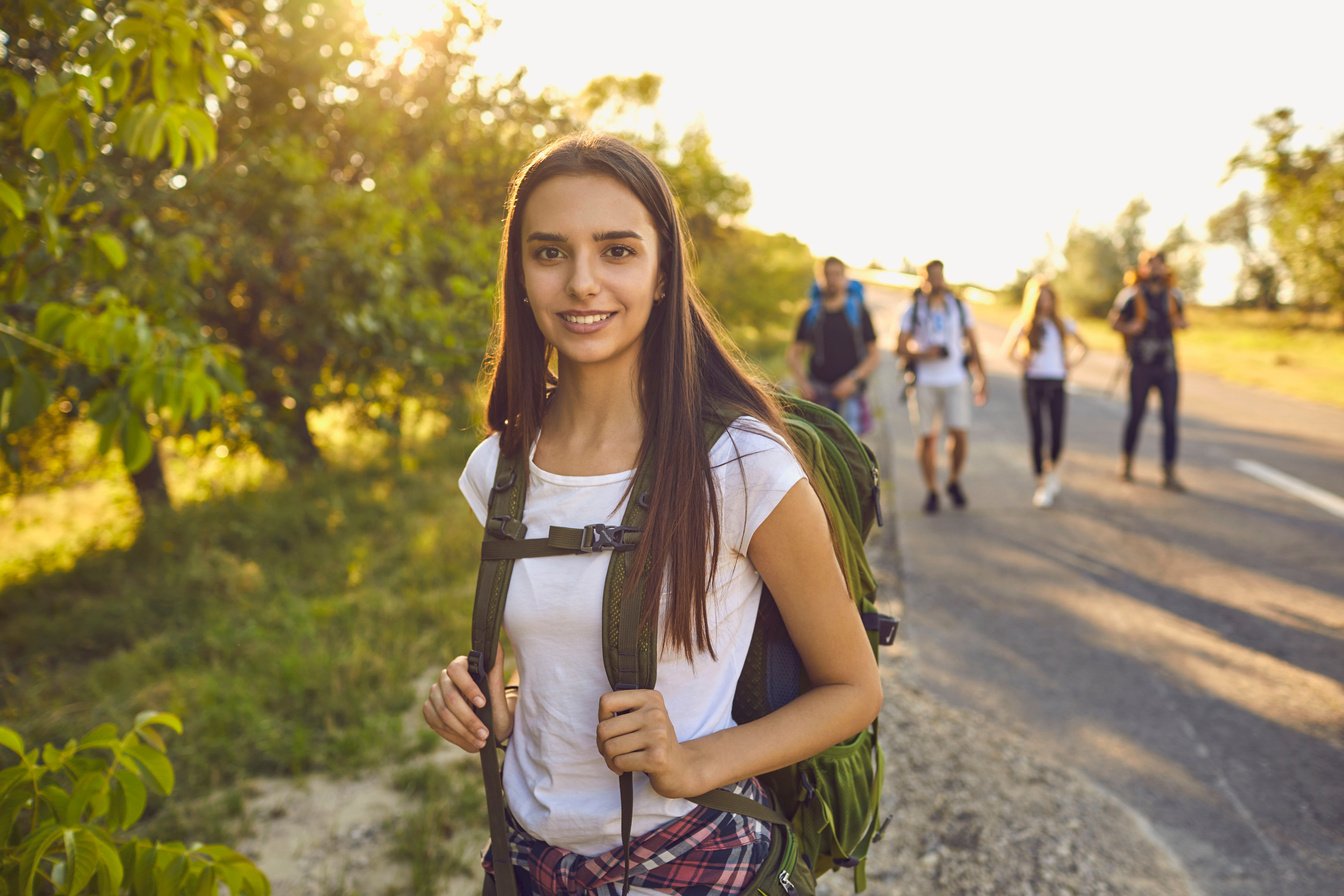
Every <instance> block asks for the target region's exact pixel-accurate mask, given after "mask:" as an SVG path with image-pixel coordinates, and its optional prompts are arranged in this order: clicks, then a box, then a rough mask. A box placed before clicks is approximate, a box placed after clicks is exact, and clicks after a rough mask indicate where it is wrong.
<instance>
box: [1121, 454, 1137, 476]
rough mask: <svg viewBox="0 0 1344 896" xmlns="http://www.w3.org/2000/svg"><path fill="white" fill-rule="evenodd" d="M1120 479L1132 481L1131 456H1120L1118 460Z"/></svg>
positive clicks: (1132, 461) (1132, 464)
mask: <svg viewBox="0 0 1344 896" xmlns="http://www.w3.org/2000/svg"><path fill="white" fill-rule="evenodd" d="M1120 481H1121V482H1133V481H1134V460H1133V459H1132V458H1128V457H1126V458H1122V459H1121V461H1120Z"/></svg>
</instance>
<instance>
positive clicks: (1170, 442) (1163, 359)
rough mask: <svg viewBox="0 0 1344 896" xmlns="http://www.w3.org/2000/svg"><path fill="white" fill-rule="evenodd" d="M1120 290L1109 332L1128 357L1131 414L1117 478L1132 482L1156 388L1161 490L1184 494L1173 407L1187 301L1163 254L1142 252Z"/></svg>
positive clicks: (1176, 394) (1178, 377)
mask: <svg viewBox="0 0 1344 896" xmlns="http://www.w3.org/2000/svg"><path fill="white" fill-rule="evenodd" d="M1125 280H1126V283H1127V284H1128V285H1127V286H1125V288H1124V289H1122V290H1121V291H1120V294H1119V295H1117V296H1116V297H1115V305H1114V306H1113V307H1112V308H1111V313H1110V317H1109V320H1110V324H1111V329H1113V330H1115V331H1116V332H1118V333H1120V334H1121V335H1123V336H1124V337H1125V350H1126V352H1127V353H1128V355H1129V363H1130V367H1129V415H1128V416H1127V417H1126V418H1125V428H1124V433H1123V436H1122V438H1121V443H1120V478H1121V480H1123V481H1124V482H1133V481H1134V449H1135V447H1136V446H1137V445H1138V442H1139V427H1140V426H1141V425H1142V424H1143V417H1144V413H1145V412H1146V411H1147V405H1148V393H1149V392H1151V391H1152V390H1153V389H1156V390H1157V392H1158V396H1159V397H1160V398H1161V402H1162V487H1163V488H1165V489H1167V490H1168V491H1173V492H1184V491H1185V485H1184V484H1183V483H1182V482H1181V480H1180V479H1178V478H1177V476H1176V402H1177V397H1178V394H1179V392H1180V373H1179V371H1178V370H1177V367H1176V340H1175V338H1174V334H1175V331H1176V330H1184V329H1185V328H1186V327H1187V326H1189V323H1188V322H1187V320H1186V317H1185V297H1184V296H1183V295H1181V291H1180V290H1179V289H1177V288H1176V285H1175V282H1174V279H1173V277H1172V275H1171V269H1170V268H1168V267H1167V257H1166V254H1165V253H1163V252H1160V251H1156V250H1146V251H1144V252H1141V253H1140V254H1139V263H1138V266H1137V267H1136V268H1135V270H1133V271H1130V272H1128V273H1127V274H1126V276H1125Z"/></svg>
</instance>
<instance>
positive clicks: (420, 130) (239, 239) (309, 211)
mask: <svg viewBox="0 0 1344 896" xmlns="http://www.w3.org/2000/svg"><path fill="white" fill-rule="evenodd" d="M26 2H27V4H28V9H27V12H28V14H27V15H26V16H25V17H23V18H22V19H21V21H17V22H16V23H15V24H13V25H12V26H11V25H9V24H7V25H6V31H5V34H6V35H8V37H9V38H10V46H11V49H12V51H13V54H12V58H11V59H10V60H9V61H10V63H11V64H10V65H9V66H8V68H7V69H6V72H5V75H4V80H3V81H0V88H2V89H3V90H5V91H6V93H3V94H0V127H2V128H3V130H2V131H0V136H2V137H3V138H4V139H3V142H2V143H0V149H2V150H3V153H4V155H3V157H0V165H3V172H4V175H5V181H4V183H5V184H6V187H5V188H4V189H0V220H4V222H5V225H6V229H5V230H4V231H3V234H2V237H3V239H4V240H6V241H7V242H6V243H5V246H6V248H14V249H15V250H16V254H14V255H13V256H7V257H6V260H5V261H4V262H3V267H2V268H0V288H2V289H3V290H4V293H5V295H6V296H7V297H8V303H7V304H6V305H5V316H4V318H3V320H0V332H3V333H4V334H5V335H4V336H3V337H0V338H3V340H4V342H3V347H4V349H5V354H4V356H3V358H0V388H3V390H4V391H3V401H2V402H0V434H4V435H5V436H6V447H7V450H8V459H9V461H10V463H11V465H15V466H22V465H23V463H24V460H25V459H24V458H23V457H22V456H20V455H19V449H20V448H21V447H24V448H30V449H31V447H32V445H33V442H34V440H33V439H32V438H31V437H29V433H30V432H31V431H32V429H33V426H34V423H35V421H37V420H38V419H39V418H41V419H43V420H49V418H50V416H51V414H50V408H52V407H53V406H57V407H60V408H61V409H62V412H63V413H65V414H66V415H67V416H68V417H72V418H74V417H85V418H88V419H92V420H94V421H95V422H97V423H98V425H99V426H100V427H102V433H103V440H102V447H103V448H104V449H109V448H111V447H112V446H114V445H116V446H119V447H120V449H121V455H122V457H123V459H124V460H125V462H126V465H127V467H128V468H129V469H131V470H135V469H136V468H138V467H140V466H141V465H142V464H146V463H150V464H153V462H154V459H155V456H156V455H155V452H154V443H155V440H156V439H158V438H161V437H162V436H164V435H168V434H171V433H174V432H179V431H182V430H183V429H184V428H185V429H186V430H187V431H190V430H193V429H196V428H202V427H209V428H214V429H216V430H217V431H218V434H219V437H220V438H222V439H224V440H225V442H232V443H235V444H236V443H240V442H252V443H255V444H256V445H258V446H259V447H260V448H261V449H262V451H264V452H265V453H266V454H267V455H269V456H270V457H272V458H274V459H277V460H280V461H282V462H284V463H286V464H304V463H309V462H312V461H314V460H317V459H318V450H317V446H316V445H315V444H314V442H313V438H312V435H311V433H310V432H309V429H308V419H309V415H310V414H311V413H312V412H313V411H315V410H319V409H321V408H323V407H325V406H328V405H331V404H335V403H340V404H342V405H345V406H347V407H349V408H351V409H353V410H355V411H356V413H357V414H358V415H361V416H362V418H363V419H364V420H365V421H367V422H369V423H371V424H373V425H378V426H383V427H387V428H389V429H395V428H396V427H397V426H398V421H399V417H400V411H401V408H402V406H403V404H404V403H405V402H407V401H408V400H413V401H414V402H415V404H416V406H417V407H420V408H436V407H437V408H440V409H446V408H449V407H450V406H452V405H454V404H458V403H462V402H463V401H464V399H465V398H466V396H467V395H468V394H469V393H470V390H471V387H472V385H473V383H474V381H475V379H476V376H477V372H478V369H479V362H480V358H481V354H482V350H483V348H484V345H485V343H486V340H487V338H488V334H489V330H490V320H491V307H490V306H491V301H492V298H493V296H494V292H495V284H494V278H495V276H496V256H497V250H498V245H499V235H500V234H499V227H500V221H501V218H502V209H503V203H504V198H505V192H506V189H507V186H508V179H509V176H510V175H511V174H512V172H513V171H514V170H516V168H517V167H518V166H519V164H520V163H521V162H522V161H523V160H524V159H525V158H526V157H527V155H528V154H529V153H530V152H532V151H533V150H534V149H535V148H537V147H538V146H539V145H541V144H542V143H543V142H545V141H546V140H548V139H550V138H552V137H554V136H555V135H557V134H559V133H562V132H566V131H571V130H575V129H578V128H581V127H585V126H591V125H600V124H601V123H602V122H614V121H619V120H621V119H623V118H628V117H630V116H638V115H642V114H645V113H647V112H648V110H649V109H650V108H651V106H652V104H653V103H654V102H655V101H656V99H657V94H658V89H659V86H660V82H659V79H658V78H657V77H656V76H652V75H643V76H640V77H637V78H620V77H614V76H613V77H606V78H601V79H598V80H597V81H595V82H593V83H592V84H591V85H589V87H588V88H587V89H586V90H584V91H581V92H580V93H579V94H577V95H576V96H573V97H568V96H560V95H557V94H555V93H553V92H550V91H547V92H543V93H541V94H539V95H529V93H528V92H527V91H525V90H524V89H523V88H522V86H521V83H520V79H521V72H520V73H519V74H518V75H517V76H515V77H514V78H513V79H511V80H510V79H505V80H504V81H503V82H499V81H487V80H486V79H484V78H482V77H481V76H480V75H479V74H478V73H477V72H476V71H475V70H474V67H473V64H474V57H473V56H472V48H473V46H474V44H475V43H476V42H477V41H478V40H479V38H480V37H481V36H482V34H483V33H484V31H485V29H486V28H488V27H489V22H488V21H487V18H486V16H485V14H484V12H483V10H482V9H481V8H480V6H479V5H476V4H472V3H461V4H452V5H450V6H447V7H445V19H444V21H443V23H442V25H441V27H439V28H438V29H435V30H432V31H429V32H426V33H424V34H422V35H419V36H418V37H415V38H403V39H399V40H387V39H380V38H378V37H375V36H374V35H372V34H370V32H369V29H368V28H367V26H366V23H365V20H364V15H363V9H362V5H361V4H360V3H359V2H357V0H323V2H321V3H317V2H311V0H239V2H238V3H236V4H235V5H233V6H232V7H231V8H230V10H229V11H228V12H223V11H221V10H218V9H216V10H214V11H211V10H210V8H209V7H198V6H195V5H187V0H143V2H142V0H135V2H131V3H128V4H126V5H125V6H124V7H123V6H122V5H120V4H115V3H114V4H109V5H104V6H100V7H99V8H98V11H97V12H90V11H88V10H86V9H85V8H84V7H83V6H82V5H81V4H80V3H79V2H69V0H26ZM244 37H245V38H246V45H244V43H243V39H244ZM91 41H92V43H90V42H91ZM99 41H102V43H99ZM19 51H22V52H21V53H20V52H19ZM95 57H96V60H97V64H96V65H94V63H86V61H85V60H86V58H95ZM91 66H92V70H93V72H94V76H93V80H92V81H90V77H91V76H90V75H89V71H90V67H91ZM91 84H93V85H94V86H92V87H91V86H90V85H91ZM52 85H55V87H53V86H52ZM105 85H112V86H111V87H107V86H105ZM98 91H101V93H100V92H98ZM48 96H59V97H61V99H60V101H59V102H57V101H56V100H48V99H46V97H48ZM39 100H40V102H39ZM79 103H83V105H82V106H78V104H79ZM53 104H55V105H53ZM77 106H78V108H76V107H77ZM52 108H60V109H62V110H65V112H67V113H68V112H70V111H71V110H75V111H77V112H78V114H75V115H74V116H73V118H71V117H70V116H68V115H67V116H66V118H67V119H70V120H66V119H61V117H60V116H56V115H55V113H53V112H52V111H50V110H51V109H52ZM58 119H60V120H58ZM72 122H73V123H72ZM216 135H218V136H216ZM633 139H635V142H637V143H639V144H640V145H641V146H643V148H645V149H646V150H647V151H648V152H649V153H650V154H651V155H652V156H653V157H655V158H656V159H657V160H658V161H659V162H660V164H662V165H663V167H664V169H665V171H666V172H667V175H668V179H669V180H670V182H671V183H672V185H673V189H674V190H675V191H676V192H677V194H678V196H679V198H680V200H681V203H682V209H683V212H684V214H685V217H686V220H687V222H688V226H689V228H690V232H691V234H692V236H693V238H694V239H695V241H696V244H697V248H698V249H699V251H700V270H701V275H702V277H703V278H704V279H705V281H706V282H707V283H709V284H711V285H712V288H713V291H714V292H715V293H716V295H717V296H719V297H721V298H722V299H723V300H724V302H725V304H724V305H722V306H721V307H722V308H724V309H727V308H729V307H730V306H731V308H732V309H733V310H732V311H731V312H730V313H729V314H728V316H729V317H736V318H737V319H740V320H749V319H752V317H753V315H755V314H757V313H759V312H761V311H762V310H768V309H770V308H773V307H776V306H777V305H778V302H779V299H780V298H781V296H780V294H779V290H781V289H784V287H783V286H782V280H783V279H792V278H795V277H796V276H797V272H798V271H799V270H800V269H801V268H804V267H806V265H807V263H808V262H807V260H806V252H805V249H804V247H802V246H801V245H799V244H796V242H792V241H789V240H787V239H784V240H783V241H780V240H775V239H774V238H765V237H764V236H763V235H759V234H752V233H750V232H748V231H747V230H746V229H745V228H743V227H742V226H741V223H740V219H741V217H742V215H743V213H744V212H745V211H746V210H747V208H748V207H749V205H750V196H751V194H750V188H749V187H748V185H747V183H746V182H745V181H744V180H743V179H742V178H740V177H737V176H734V175H732V174H729V173H728V172H726V171H724V169H723V167H722V165H721V164H720V163H719V162H718V160H717V159H716V158H715V157H714V155H713V153H712V151H711V147H710V138H709V135H708V134H706V133H705V132H704V131H703V130H702V129H692V130H691V131H689V132H687V133H686V134H684V135H682V136H681V137H680V138H678V139H675V140H673V139H670V138H669V137H668V136H667V135H666V134H665V133H664V132H663V131H662V130H661V129H660V128H654V129H653V133H652V135H651V136H645V137H634V138H633ZM90 141H92V142H90ZM52 222H54V223H52ZM43 228H45V230H44V229H43ZM741 253H747V255H746V256H743V255H742V254H741ZM786 256H787V260H786ZM781 265H782V266H783V268H787V270H788V273H787V274H786V275H785V277H783V278H781V277H779V276H777V274H778V273H779V272H780V270H782V269H783V268H781V267H780V266H781ZM805 282H806V280H805V278H799V282H798V283H797V285H795V286H794V287H793V288H792V289H791V290H789V295H790V296H791V295H793V294H797V293H799V292H801V291H802V289H803V288H804V285H805ZM748 309H755V310H754V311H753V310H748ZM44 411H45V413H44ZM46 428H47V425H46V424H44V426H43V427H42V429H43V431H45V429H46ZM21 432H22V433H24V435H23V436H22V437H20V435H19V434H20V433H21Z"/></svg>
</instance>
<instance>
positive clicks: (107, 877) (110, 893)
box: [96, 837, 126, 896]
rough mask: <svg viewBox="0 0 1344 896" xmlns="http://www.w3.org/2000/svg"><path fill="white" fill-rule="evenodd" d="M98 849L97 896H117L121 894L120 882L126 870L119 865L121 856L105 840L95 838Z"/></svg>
mask: <svg viewBox="0 0 1344 896" xmlns="http://www.w3.org/2000/svg"><path fill="white" fill-rule="evenodd" d="M96 842H97V849H98V896H117V894H118V893H120V892H121V881H122V879H123V878H124V877H125V875H126V869H125V867H124V866H123V865H122V864H121V856H119V855H117V850H116V848H115V847H113V846H112V844H111V843H109V842H108V841H107V840H105V839H103V838H102V837H98V838H96Z"/></svg>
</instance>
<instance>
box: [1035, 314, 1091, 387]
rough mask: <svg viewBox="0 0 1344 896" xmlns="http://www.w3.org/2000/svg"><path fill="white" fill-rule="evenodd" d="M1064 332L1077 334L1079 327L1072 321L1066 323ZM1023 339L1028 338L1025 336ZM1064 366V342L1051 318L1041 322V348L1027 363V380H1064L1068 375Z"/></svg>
mask: <svg viewBox="0 0 1344 896" xmlns="http://www.w3.org/2000/svg"><path fill="white" fill-rule="evenodd" d="M1064 331H1065V332H1066V333H1075V332H1077V331H1078V326H1077V325H1076V324H1075V323H1074V322H1073V321H1071V320H1066V321H1064ZM1022 338H1023V339H1025V338H1026V335H1025V334H1024V335H1023V337H1022ZM1068 372H1069V371H1068V369H1067V368H1066V367H1065V366H1064V340H1063V339H1062V338H1060V335H1059V328H1058V327H1056V326H1055V322H1054V321H1052V320H1051V319H1050V318H1048V317H1047V318H1044V319H1043V320H1042V321H1041V347H1040V349H1039V350H1037V351H1035V352H1032V354H1031V358H1030V360H1028V361H1027V378H1028V379H1033V380H1062V379H1064V377H1065V376H1066V375H1067V374H1068Z"/></svg>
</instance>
